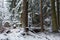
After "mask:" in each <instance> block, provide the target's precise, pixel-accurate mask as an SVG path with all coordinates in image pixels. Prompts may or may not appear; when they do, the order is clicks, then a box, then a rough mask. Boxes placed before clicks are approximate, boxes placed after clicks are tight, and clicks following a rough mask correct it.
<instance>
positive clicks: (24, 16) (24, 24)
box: [22, 0, 28, 32]
mask: <svg viewBox="0 0 60 40" xmlns="http://www.w3.org/2000/svg"><path fill="white" fill-rule="evenodd" d="M22 27H24V28H25V31H26V32H27V31H28V30H27V28H26V27H28V2H27V0H23V13H22Z"/></svg>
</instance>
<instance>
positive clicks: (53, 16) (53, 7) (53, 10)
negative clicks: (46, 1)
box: [51, 0, 58, 32]
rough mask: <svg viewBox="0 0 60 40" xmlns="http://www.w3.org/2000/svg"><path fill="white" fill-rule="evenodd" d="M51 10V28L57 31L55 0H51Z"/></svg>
mask: <svg viewBox="0 0 60 40" xmlns="http://www.w3.org/2000/svg"><path fill="white" fill-rule="evenodd" d="M51 12H52V30H53V32H58V26H57V18H56V10H55V0H51Z"/></svg>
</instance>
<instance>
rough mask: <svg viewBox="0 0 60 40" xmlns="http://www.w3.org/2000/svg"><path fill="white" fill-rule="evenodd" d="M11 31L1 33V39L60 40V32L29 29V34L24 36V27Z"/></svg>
mask: <svg viewBox="0 0 60 40" xmlns="http://www.w3.org/2000/svg"><path fill="white" fill-rule="evenodd" d="M10 31H11V33H8V34H7V33H2V34H0V40H60V33H41V32H40V33H32V32H30V31H29V32H28V33H29V35H25V36H23V35H22V33H23V32H24V30H23V28H22V29H11V30H10Z"/></svg>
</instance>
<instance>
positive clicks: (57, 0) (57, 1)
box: [56, 0, 59, 27]
mask: <svg viewBox="0 0 60 40" xmlns="http://www.w3.org/2000/svg"><path fill="white" fill-rule="evenodd" d="M56 3H57V25H58V27H59V0H56Z"/></svg>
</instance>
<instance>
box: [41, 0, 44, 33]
mask: <svg viewBox="0 0 60 40" xmlns="http://www.w3.org/2000/svg"><path fill="white" fill-rule="evenodd" d="M40 26H41V32H43V31H44V27H43V14H42V0H40Z"/></svg>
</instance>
